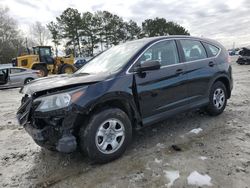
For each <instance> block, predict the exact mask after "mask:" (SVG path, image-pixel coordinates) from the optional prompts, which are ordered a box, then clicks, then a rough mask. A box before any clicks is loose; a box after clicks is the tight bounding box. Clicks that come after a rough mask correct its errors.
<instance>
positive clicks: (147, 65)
mask: <svg viewBox="0 0 250 188" xmlns="http://www.w3.org/2000/svg"><path fill="white" fill-rule="evenodd" d="M160 68H161V63H160V62H159V61H157V60H148V61H145V62H143V63H141V64H140V65H139V66H138V67H137V68H136V72H144V71H149V70H158V69H160Z"/></svg>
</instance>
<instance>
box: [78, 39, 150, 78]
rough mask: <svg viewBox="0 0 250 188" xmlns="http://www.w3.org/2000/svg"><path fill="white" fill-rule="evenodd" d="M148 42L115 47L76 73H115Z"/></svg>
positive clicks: (134, 42) (139, 41)
mask: <svg viewBox="0 0 250 188" xmlns="http://www.w3.org/2000/svg"><path fill="white" fill-rule="evenodd" d="M145 44H146V40H137V41H133V42H127V43H124V44H120V45H117V46H114V47H112V48H110V49H108V50H107V51H105V52H103V53H102V54H100V55H98V56H97V57H95V58H94V59H92V60H91V61H89V62H88V63H87V64H86V65H85V66H83V67H82V68H81V69H80V70H79V71H77V72H76V73H89V74H98V73H108V74H112V73H115V72H117V71H119V70H121V68H122V67H123V66H124V65H126V63H127V62H128V60H129V59H130V58H131V57H132V56H133V55H134V54H135V53H136V52H137V51H138V50H139V49H140V48H141V47H142V46H143V45H145Z"/></svg>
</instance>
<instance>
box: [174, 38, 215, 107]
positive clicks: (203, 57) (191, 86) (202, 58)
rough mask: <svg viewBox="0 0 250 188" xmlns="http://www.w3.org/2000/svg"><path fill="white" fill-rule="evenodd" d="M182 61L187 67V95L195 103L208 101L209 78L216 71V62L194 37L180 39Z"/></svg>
mask: <svg viewBox="0 0 250 188" xmlns="http://www.w3.org/2000/svg"><path fill="white" fill-rule="evenodd" d="M179 44H180V46H181V48H182V52H183V56H184V61H185V64H186V67H187V78H188V84H187V85H188V96H189V98H190V103H191V104H192V103H195V105H199V103H200V104H203V103H205V102H207V101H208V97H207V96H208V90H209V83H210V80H211V79H212V78H213V76H214V74H215V73H216V70H217V69H216V64H215V62H214V60H213V59H212V58H209V54H208V52H207V51H206V49H205V45H204V44H203V43H202V42H201V41H199V40H194V39H180V40H179Z"/></svg>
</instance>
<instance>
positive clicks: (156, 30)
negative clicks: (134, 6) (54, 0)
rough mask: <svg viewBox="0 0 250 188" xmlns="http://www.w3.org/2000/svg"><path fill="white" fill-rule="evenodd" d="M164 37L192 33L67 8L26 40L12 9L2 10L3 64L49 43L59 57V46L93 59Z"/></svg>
mask: <svg viewBox="0 0 250 188" xmlns="http://www.w3.org/2000/svg"><path fill="white" fill-rule="evenodd" d="M163 35H189V32H188V31H187V29H185V28H184V27H183V26H181V25H179V24H177V23H175V22H172V21H167V20H166V19H165V18H158V17H156V18H154V19H146V20H144V21H143V22H142V24H141V25H138V24H137V23H136V22H135V21H133V20H129V21H124V20H123V18H122V17H120V16H118V15H116V14H112V13H110V12H108V11H96V12H94V13H91V12H83V13H80V12H79V11H78V10H77V9H74V8H67V9H66V10H64V11H63V12H62V13H61V15H59V16H58V17H56V20H55V21H51V22H49V23H48V24H47V25H46V26H43V25H42V24H41V23H40V22H36V23H34V24H32V25H31V26H30V33H29V37H23V33H22V32H21V31H20V30H19V29H18V28H17V22H16V20H14V19H13V18H11V17H10V16H9V14H8V9H7V8H1V7H0V64H1V63H9V62H11V59H12V58H14V57H17V56H18V55H20V53H21V52H24V51H25V50H26V49H27V47H32V46H35V45H46V42H47V41H49V40H51V41H52V42H53V44H54V48H55V52H56V54H57V53H58V47H59V46H62V45H63V46H64V49H65V53H66V54H67V55H68V54H74V55H75V57H78V56H93V55H94V52H96V51H103V50H105V49H107V48H109V47H111V46H114V45H117V44H119V43H121V42H125V41H128V40H134V39H140V38H143V37H153V36H163ZM95 49H98V50H95Z"/></svg>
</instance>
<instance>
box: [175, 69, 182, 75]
mask: <svg viewBox="0 0 250 188" xmlns="http://www.w3.org/2000/svg"><path fill="white" fill-rule="evenodd" d="M175 73H176V74H182V73H183V69H177V70H176V71H175Z"/></svg>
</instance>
